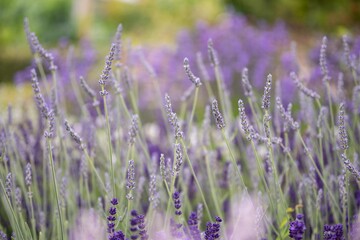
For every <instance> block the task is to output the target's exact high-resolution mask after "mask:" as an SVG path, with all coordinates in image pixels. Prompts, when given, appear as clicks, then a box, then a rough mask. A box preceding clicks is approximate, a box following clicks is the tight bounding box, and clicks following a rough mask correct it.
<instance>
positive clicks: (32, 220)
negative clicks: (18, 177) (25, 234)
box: [28, 186, 37, 239]
mask: <svg viewBox="0 0 360 240" xmlns="http://www.w3.org/2000/svg"><path fill="white" fill-rule="evenodd" d="M28 197H29V200H30V214H31V227H32V233H33V238H34V239H37V238H36V222H35V214H34V204H33V198H32V192H31V186H29V187H28Z"/></svg>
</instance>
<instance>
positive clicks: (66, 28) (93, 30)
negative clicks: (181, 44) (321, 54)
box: [0, 0, 360, 82]
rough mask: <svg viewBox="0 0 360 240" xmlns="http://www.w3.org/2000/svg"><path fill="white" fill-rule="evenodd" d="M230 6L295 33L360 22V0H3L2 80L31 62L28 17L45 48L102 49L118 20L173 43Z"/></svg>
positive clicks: (132, 31)
mask: <svg viewBox="0 0 360 240" xmlns="http://www.w3.org/2000/svg"><path fill="white" fill-rule="evenodd" d="M227 9H233V10H235V11H238V12H239V13H240V14H244V15H246V16H247V17H248V18H249V19H250V20H251V21H252V22H254V23H258V22H261V21H265V22H270V23H272V22H276V21H278V20H279V19H280V20H284V21H285V22H286V24H287V25H288V26H290V31H291V30H296V31H297V30H298V29H303V30H305V31H309V32H315V31H318V30H321V31H323V32H328V33H330V32H332V33H344V32H346V31H347V30H348V29H352V30H354V29H353V28H355V26H356V23H357V22H358V21H359V20H360V1H358V0H341V1H338V0H313V1H308V0H296V1H295V0H251V1H249V0H225V1H221V0H211V1H209V0H34V1H28V0H1V1H0V51H1V53H2V54H1V55H0V72H1V76H0V82H11V81H12V78H13V75H14V73H15V72H16V71H17V70H19V69H22V68H24V67H25V66H27V65H28V64H29V62H30V58H31V56H30V51H29V49H28V47H27V42H26V37H25V34H24V31H23V19H24V17H28V18H29V21H30V27H31V30H32V31H34V32H35V33H36V34H37V35H38V37H39V39H40V41H41V43H42V44H43V45H44V46H45V47H46V48H51V47H55V46H56V45H57V44H58V42H59V40H60V39H62V38H66V39H67V40H70V42H72V43H76V42H77V41H78V40H80V39H83V38H88V39H91V41H92V42H93V43H94V44H95V46H96V48H98V49H99V50H101V51H102V50H105V49H107V48H108V45H109V41H110V40H111V39H112V36H113V34H114V32H115V30H116V27H117V25H118V24H119V23H122V24H123V26H124V35H125V37H126V38H130V39H131V40H132V42H135V43H147V44H164V43H167V44H169V43H172V42H173V40H174V39H175V37H176V34H177V32H178V31H179V30H180V29H182V28H191V27H192V26H194V25H195V23H196V22H197V21H199V20H203V21H206V22H209V23H210V24H212V23H216V22H217V20H218V19H219V18H220V17H221V15H222V13H224V12H226V10H227Z"/></svg>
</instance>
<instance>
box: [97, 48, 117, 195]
mask: <svg viewBox="0 0 360 240" xmlns="http://www.w3.org/2000/svg"><path fill="white" fill-rule="evenodd" d="M115 50H116V45H115V44H112V46H111V48H110V52H109V55H108V56H107V57H106V62H105V67H104V70H103V72H102V74H101V76H100V80H99V84H100V86H101V91H100V95H101V96H102V98H103V102H104V114H105V119H106V127H107V137H108V148H109V161H110V173H111V178H112V191H113V192H112V194H113V196H114V197H115V196H116V186H115V173H114V167H113V160H112V143H111V130H110V121H109V113H108V107H107V101H106V96H107V95H108V94H109V93H108V91H107V90H106V89H105V85H106V82H107V81H108V79H109V77H110V73H111V64H112V61H113V59H114V54H115Z"/></svg>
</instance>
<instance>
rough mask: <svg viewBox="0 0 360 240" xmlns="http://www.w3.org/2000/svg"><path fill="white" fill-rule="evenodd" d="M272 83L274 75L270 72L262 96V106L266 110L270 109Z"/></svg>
mask: <svg viewBox="0 0 360 240" xmlns="http://www.w3.org/2000/svg"><path fill="white" fill-rule="evenodd" d="M271 84H272V75H271V74H269V75H268V76H267V80H266V84H265V88H264V95H263V98H262V105H261V108H262V109H264V110H269V109H270V91H271Z"/></svg>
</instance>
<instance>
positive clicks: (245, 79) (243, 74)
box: [241, 68, 253, 97]
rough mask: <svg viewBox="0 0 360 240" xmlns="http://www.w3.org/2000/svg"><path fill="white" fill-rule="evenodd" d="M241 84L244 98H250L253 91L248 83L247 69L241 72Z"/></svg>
mask: <svg viewBox="0 0 360 240" xmlns="http://www.w3.org/2000/svg"><path fill="white" fill-rule="evenodd" d="M241 82H242V85H243V88H244V92H245V93H244V94H245V96H246V97H252V95H253V91H252V86H251V84H250V82H249V71H248V69H247V68H244V69H243V70H242V72H241Z"/></svg>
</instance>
